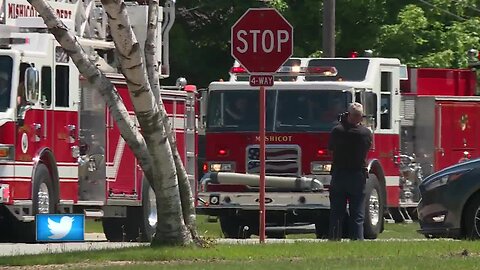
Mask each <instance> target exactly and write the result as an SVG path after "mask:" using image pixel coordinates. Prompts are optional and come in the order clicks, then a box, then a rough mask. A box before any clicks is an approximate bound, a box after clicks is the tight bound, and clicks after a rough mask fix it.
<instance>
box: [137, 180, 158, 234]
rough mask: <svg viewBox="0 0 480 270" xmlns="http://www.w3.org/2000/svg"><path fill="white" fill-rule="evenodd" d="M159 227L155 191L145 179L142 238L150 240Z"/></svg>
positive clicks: (141, 225)
mask: <svg viewBox="0 0 480 270" xmlns="http://www.w3.org/2000/svg"><path fill="white" fill-rule="evenodd" d="M156 228H157V200H156V197H155V192H154V191H153V189H152V188H151V187H150V184H149V183H148V181H147V180H145V179H144V181H143V185H142V217H141V224H140V232H141V234H142V236H141V240H142V241H144V242H150V241H151V240H152V237H153V234H154V233H155V229H156Z"/></svg>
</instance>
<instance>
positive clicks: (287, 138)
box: [255, 135, 292, 142]
mask: <svg viewBox="0 0 480 270" xmlns="http://www.w3.org/2000/svg"><path fill="white" fill-rule="evenodd" d="M255 140H256V141H260V136H256V137H255ZM265 141H266V142H291V141H292V136H291V135H290V136H287V135H284V136H281V135H280V136H265Z"/></svg>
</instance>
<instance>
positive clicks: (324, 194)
mask: <svg viewBox="0 0 480 270" xmlns="http://www.w3.org/2000/svg"><path fill="white" fill-rule="evenodd" d="M475 90H476V75H475V73H474V72H473V71H471V70H453V69H424V68H417V69H415V68H412V69H407V68H406V67H405V66H403V65H401V63H400V61H399V60H398V59H390V58H361V57H360V58H292V59H290V60H288V61H287V62H286V63H285V65H284V66H283V67H281V68H280V69H279V71H278V72H277V73H276V74H275V84H274V86H272V87H269V88H267V102H266V138H265V140H266V175H267V177H266V201H265V204H266V209H267V212H266V217H267V221H266V222H267V227H269V228H270V229H271V230H269V229H268V228H267V236H270V237H284V236H285V234H286V233H288V230H285V228H288V226H293V225H306V224H315V232H316V235H317V237H319V238H324V237H326V236H327V232H328V213H329V211H328V209H329V195H328V188H329V184H330V174H329V173H330V169H331V161H332V157H331V156H330V155H329V152H328V150H327V146H328V140H329V132H330V130H331V129H332V127H333V126H334V125H335V124H336V123H337V121H338V115H339V114H340V113H342V112H344V111H345V110H346V108H347V105H348V104H349V103H350V102H353V101H356V102H360V103H362V104H363V106H364V110H365V114H366V117H365V121H364V124H365V125H366V126H367V127H368V128H370V129H371V130H372V132H373V134H374V135H373V136H374V141H373V145H372V149H371V151H370V152H369V155H368V163H367V164H368V171H369V179H368V182H367V188H366V195H367V196H366V222H365V237H366V238H376V237H377V236H378V234H379V233H380V232H381V231H382V230H383V223H384V217H386V218H387V220H389V221H393V220H396V221H405V220H406V221H411V218H412V216H414V215H415V213H414V211H415V207H416V205H417V204H418V201H419V199H420V197H419V192H418V184H419V182H420V181H421V179H422V177H423V176H425V175H428V174H430V173H432V172H434V171H437V170H439V169H442V168H444V167H446V166H449V165H451V164H454V163H456V162H459V161H460V160H461V159H464V158H470V156H478V155H479V153H478V151H479V149H480V142H479V140H478V139H476V138H478V132H479V130H480V125H479V124H478V123H476V122H475V121H474V119H475V118H474V117H475V115H478V113H480V103H479V101H480V98H479V97H476V96H474V94H475ZM258 106H259V105H258V88H254V87H250V86H249V82H248V74H247V73H246V72H245V70H244V69H243V68H242V67H240V66H238V65H235V66H234V67H233V68H232V70H231V78H230V80H229V81H225V82H222V81H220V82H212V83H211V84H210V86H209V88H208V91H204V92H203V94H202V105H201V119H202V121H201V123H202V124H203V125H202V128H203V129H204V131H205V141H206V143H205V144H206V147H205V148H206V152H205V163H204V172H206V173H207V174H206V175H205V176H204V177H203V179H202V180H201V183H200V189H199V193H198V206H197V211H198V213H200V214H206V215H210V216H217V217H218V219H219V220H220V225H221V228H222V231H223V233H224V235H225V236H226V237H232V238H243V237H249V236H250V235H252V234H257V233H258V229H259V228H258V226H259V225H258V222H259V221H258V220H259V218H258V211H259V203H258V186H259V185H258V181H259V180H258V179H259V177H258V173H259V167H260V166H259V165H260V164H259V139H260V138H259V136H258V119H259V117H258V114H259V108H258ZM279 226H282V227H283V229H282V230H275V228H276V227H279Z"/></svg>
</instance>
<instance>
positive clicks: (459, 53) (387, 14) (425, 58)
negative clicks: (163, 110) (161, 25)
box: [169, 0, 480, 87]
mask: <svg viewBox="0 0 480 270" xmlns="http://www.w3.org/2000/svg"><path fill="white" fill-rule="evenodd" d="M336 5H337V6H336V20H337V21H336V31H337V37H336V55H337V56H340V57H346V56H348V55H349V53H350V52H351V51H354V50H355V51H357V52H359V53H361V52H363V50H365V49H372V50H374V51H375V52H376V54H377V55H381V56H385V57H398V58H400V59H401V60H402V61H404V62H405V63H407V64H409V65H412V66H424V67H426V66H432V67H466V57H465V51H466V50H468V49H470V48H478V47H480V46H479V45H480V44H479V41H478V31H477V30H476V29H475V28H476V25H478V19H476V17H478V15H480V0H462V1H450V0H342V1H338V0H337V1H336ZM177 6H178V13H177V18H178V20H177V23H176V24H175V26H174V27H173V29H172V39H171V41H172V48H175V49H174V50H173V51H172V54H171V56H172V59H171V63H172V78H171V81H170V82H169V83H174V79H175V78H177V77H179V76H183V77H186V78H187V79H188V80H189V81H190V82H191V83H194V84H197V85H199V86H200V87H205V86H207V85H208V84H209V83H210V82H211V81H213V80H218V79H219V78H224V79H225V78H227V77H228V70H229V69H230V67H231V66H232V63H233V58H232V57H231V56H230V44H229V41H230V28H231V26H232V25H233V24H234V23H235V21H236V20H237V19H238V18H240V16H241V15H242V14H243V13H244V12H245V11H246V10H247V9H248V8H250V7H270V6H274V7H276V8H278V9H279V10H280V11H281V12H282V14H283V15H284V16H285V17H286V19H287V20H288V21H289V22H290V23H291V24H292V26H293V28H294V56H299V57H306V56H314V55H318V52H319V51H321V50H322V12H323V7H322V1H318V0H304V1H296V0H275V1H268V0H264V1H258V0H257V1H256V0H229V1H225V0H208V1H200V0H182V1H179V3H178V4H177Z"/></svg>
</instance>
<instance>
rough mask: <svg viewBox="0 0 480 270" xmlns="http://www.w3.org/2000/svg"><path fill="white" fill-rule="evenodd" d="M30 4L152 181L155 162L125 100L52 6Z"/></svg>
mask: <svg viewBox="0 0 480 270" xmlns="http://www.w3.org/2000/svg"><path fill="white" fill-rule="evenodd" d="M28 2H29V3H30V4H31V5H32V6H33V7H34V8H35V9H36V10H37V12H38V13H39V14H40V16H42V18H43V20H44V22H45V24H46V25H47V27H48V29H49V31H50V32H51V33H52V34H53V35H54V36H55V39H56V40H57V41H58V43H60V45H61V46H62V47H63V49H64V50H65V52H67V54H68V56H70V58H72V61H73V62H74V63H75V65H76V66H77V68H78V70H79V71H80V73H81V74H82V75H83V76H84V77H85V78H86V79H87V80H88V82H89V83H90V84H92V86H93V88H94V89H97V90H98V91H99V93H100V94H101V96H102V97H103V99H104V101H105V103H106V104H107V107H108V109H109V111H110V113H111V114H112V117H113V119H114V120H115V122H116V123H117V125H118V128H119V130H120V133H121V135H122V137H123V139H125V142H126V143H127V144H128V146H129V147H130V149H132V151H133V153H134V154H135V156H136V157H137V159H138V161H139V163H140V165H141V167H142V169H143V171H144V173H145V175H146V177H147V178H149V179H150V178H152V177H153V173H152V168H153V167H152V159H151V157H150V155H149V152H148V149H147V145H146V143H145V140H144V138H143V136H142V135H141V134H140V132H139V131H138V129H137V127H136V126H135V123H134V121H133V120H132V119H131V117H130V115H129V114H128V111H127V109H126V108H125V105H124V104H123V101H122V98H121V97H120V96H119V95H118V92H117V90H116V89H115V87H114V86H113V84H112V83H111V82H110V80H109V79H108V78H107V77H105V75H104V74H103V73H102V72H101V71H100V70H99V69H98V68H97V67H96V66H95V64H93V63H92V62H91V61H90V59H89V58H88V56H87V55H86V53H85V51H84V50H83V48H82V46H81V45H80V44H79V43H78V41H77V38H76V37H75V35H73V34H72V33H71V32H70V31H69V30H68V28H67V27H66V26H65V24H64V23H63V22H62V21H61V20H59V19H58V17H57V16H56V15H55V12H54V11H53V9H52V8H51V7H50V5H48V4H47V3H46V2H45V1H44V0H28Z"/></svg>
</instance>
